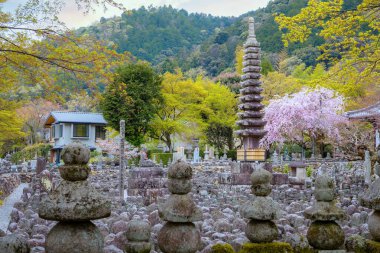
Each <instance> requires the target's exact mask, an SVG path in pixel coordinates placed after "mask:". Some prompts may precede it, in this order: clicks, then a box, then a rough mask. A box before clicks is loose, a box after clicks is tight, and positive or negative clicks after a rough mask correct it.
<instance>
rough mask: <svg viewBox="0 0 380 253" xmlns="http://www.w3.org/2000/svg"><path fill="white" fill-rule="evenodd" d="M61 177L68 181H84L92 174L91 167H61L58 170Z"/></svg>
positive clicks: (73, 165) (72, 165)
mask: <svg viewBox="0 0 380 253" xmlns="http://www.w3.org/2000/svg"><path fill="white" fill-rule="evenodd" d="M58 170H59V174H60V175H61V177H62V178H63V179H65V180H67V181H72V182H74V181H84V180H86V179H87V178H88V175H89V174H90V171H91V170H90V167H88V166H87V165H85V164H84V165H75V164H71V165H61V166H59V168H58Z"/></svg>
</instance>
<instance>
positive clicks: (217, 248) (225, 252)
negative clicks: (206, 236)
mask: <svg viewBox="0 0 380 253" xmlns="http://www.w3.org/2000/svg"><path fill="white" fill-rule="evenodd" d="M234 252H235V251H234V249H233V248H232V246H231V245H230V244H228V243H226V244H221V243H218V244H215V245H214V246H212V247H211V253H234Z"/></svg>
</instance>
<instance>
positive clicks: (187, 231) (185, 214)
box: [158, 161, 202, 253]
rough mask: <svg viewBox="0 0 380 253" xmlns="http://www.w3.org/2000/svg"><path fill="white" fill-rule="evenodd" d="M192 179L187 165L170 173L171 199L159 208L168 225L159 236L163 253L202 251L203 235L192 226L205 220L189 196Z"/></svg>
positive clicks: (159, 244)
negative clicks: (200, 248) (200, 249)
mask: <svg viewBox="0 0 380 253" xmlns="http://www.w3.org/2000/svg"><path fill="white" fill-rule="evenodd" d="M191 178H192V168H191V166H190V165H189V164H187V163H185V162H182V161H177V162H176V163H174V164H173V165H172V166H171V167H170V168H169V170H168V188H169V191H170V192H171V193H172V195H171V196H170V197H169V198H168V199H167V200H166V202H165V203H164V204H161V205H159V206H158V212H159V215H160V217H161V218H162V219H163V220H164V221H167V222H166V223H165V225H164V226H163V227H162V228H161V230H160V232H159V233H158V246H159V248H160V249H161V251H162V252H164V253H177V252H181V253H195V252H196V251H197V250H199V247H200V243H201V235H200V232H199V230H198V229H197V228H196V227H195V225H194V223H193V222H195V221H200V220H202V210H201V209H200V208H199V207H197V206H196V205H195V203H194V201H193V199H192V197H191V195H189V192H190V191H191V187H192V184H191ZM178 249H181V250H180V251H178Z"/></svg>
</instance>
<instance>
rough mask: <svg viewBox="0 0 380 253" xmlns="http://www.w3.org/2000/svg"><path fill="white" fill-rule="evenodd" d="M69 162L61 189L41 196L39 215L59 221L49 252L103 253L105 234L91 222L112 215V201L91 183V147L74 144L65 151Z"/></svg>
mask: <svg viewBox="0 0 380 253" xmlns="http://www.w3.org/2000/svg"><path fill="white" fill-rule="evenodd" d="M62 159H63V161H64V163H65V165H63V166H60V167H59V173H60V175H61V177H62V178H63V180H62V182H61V183H60V184H59V185H58V187H57V189H55V190H54V191H52V192H51V193H50V194H48V195H47V196H45V197H43V198H42V199H41V203H40V207H39V211H38V215H39V216H40V217H41V218H43V219H46V220H55V221H59V222H58V223H57V224H56V225H55V226H54V227H53V228H52V229H51V230H50V232H49V233H48V235H47V238H46V253H102V252H103V244H104V240H103V236H102V234H101V233H100V231H99V229H98V228H97V227H96V226H95V225H94V224H93V223H92V222H91V221H90V220H94V219H101V218H105V217H108V216H110V214H111V202H110V201H109V200H108V199H107V198H106V197H104V196H102V195H100V194H99V193H98V192H97V190H96V189H95V188H94V187H92V186H91V185H90V183H89V182H88V181H87V178H88V176H89V173H90V168H89V167H88V165H87V163H88V161H89V159H90V150H89V149H88V148H86V147H84V146H83V145H82V144H79V143H73V144H69V145H67V146H66V147H65V148H64V149H63V150H62Z"/></svg>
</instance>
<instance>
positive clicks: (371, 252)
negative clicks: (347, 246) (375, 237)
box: [355, 240, 380, 253]
mask: <svg viewBox="0 0 380 253" xmlns="http://www.w3.org/2000/svg"><path fill="white" fill-rule="evenodd" d="M378 252H380V242H375V241H371V240H367V250H366V253H378ZM355 253H361V252H360V251H358V252H356V251H355Z"/></svg>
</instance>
